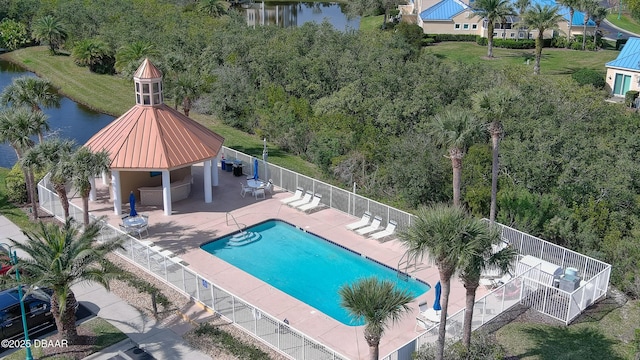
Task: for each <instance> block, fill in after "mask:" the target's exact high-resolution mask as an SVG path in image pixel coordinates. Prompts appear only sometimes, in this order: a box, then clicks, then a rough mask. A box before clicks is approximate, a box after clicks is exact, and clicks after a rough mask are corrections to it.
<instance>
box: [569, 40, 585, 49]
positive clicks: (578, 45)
mask: <svg viewBox="0 0 640 360" xmlns="http://www.w3.org/2000/svg"><path fill="white" fill-rule="evenodd" d="M569 48H570V49H571V50H582V41H580V42H577V41H575V42H572V43H571V46H570V47H569Z"/></svg>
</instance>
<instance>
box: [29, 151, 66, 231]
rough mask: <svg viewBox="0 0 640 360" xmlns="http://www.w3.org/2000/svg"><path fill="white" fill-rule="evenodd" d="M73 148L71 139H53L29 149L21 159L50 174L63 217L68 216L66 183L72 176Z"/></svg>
mask: <svg viewBox="0 0 640 360" xmlns="http://www.w3.org/2000/svg"><path fill="white" fill-rule="evenodd" d="M74 148H75V142H74V141H73V140H61V139H53V140H49V141H45V142H43V143H40V144H38V145H36V146H34V147H33V148H31V149H29V150H28V151H27V152H26V153H25V155H24V159H23V163H24V164H25V165H30V166H34V167H35V168H36V169H37V170H41V171H46V172H48V173H49V174H50V175H51V176H50V179H49V180H50V181H51V184H52V185H53V189H54V190H55V191H56V193H57V194H58V197H59V198H60V203H61V205H62V209H63V210H64V218H65V219H67V218H68V217H69V198H68V197H67V189H66V185H67V183H68V182H69V181H70V180H71V178H72V176H73V166H74V164H73V163H72V154H73V149H74Z"/></svg>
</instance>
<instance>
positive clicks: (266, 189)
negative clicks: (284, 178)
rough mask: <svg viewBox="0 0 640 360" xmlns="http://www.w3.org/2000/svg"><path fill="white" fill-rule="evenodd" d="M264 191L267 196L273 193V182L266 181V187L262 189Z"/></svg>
mask: <svg viewBox="0 0 640 360" xmlns="http://www.w3.org/2000/svg"><path fill="white" fill-rule="evenodd" d="M264 190H265V191H268V192H269V194H271V193H273V180H271V179H269V181H267V185H266V186H265V187H264Z"/></svg>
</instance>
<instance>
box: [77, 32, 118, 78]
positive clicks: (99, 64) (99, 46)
mask: <svg viewBox="0 0 640 360" xmlns="http://www.w3.org/2000/svg"><path fill="white" fill-rule="evenodd" d="M71 56H72V57H73V58H74V61H75V63H76V65H78V66H88V67H89V70H90V71H91V72H95V73H98V72H99V73H107V72H108V71H106V70H108V69H105V68H106V67H108V66H109V64H111V65H113V63H112V51H111V48H110V47H109V45H108V44H107V43H106V42H104V41H102V40H100V39H84V40H81V41H79V42H78V43H77V44H76V46H74V47H73V51H72V52H71Z"/></svg>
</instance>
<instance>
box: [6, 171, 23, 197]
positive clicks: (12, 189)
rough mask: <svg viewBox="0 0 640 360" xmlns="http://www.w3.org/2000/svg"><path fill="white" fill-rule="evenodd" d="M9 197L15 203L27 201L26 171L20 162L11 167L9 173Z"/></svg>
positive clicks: (7, 183) (7, 182) (7, 181)
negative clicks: (24, 171) (23, 170)
mask: <svg viewBox="0 0 640 360" xmlns="http://www.w3.org/2000/svg"><path fill="white" fill-rule="evenodd" d="M6 185H7V198H8V200H9V201H11V202H12V203H15V204H23V203H25V202H27V199H28V196H27V186H26V185H25V183H24V173H23V172H22V168H21V167H20V165H19V164H16V165H14V166H13V168H11V171H10V172H9V174H8V175H7V180H6Z"/></svg>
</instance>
